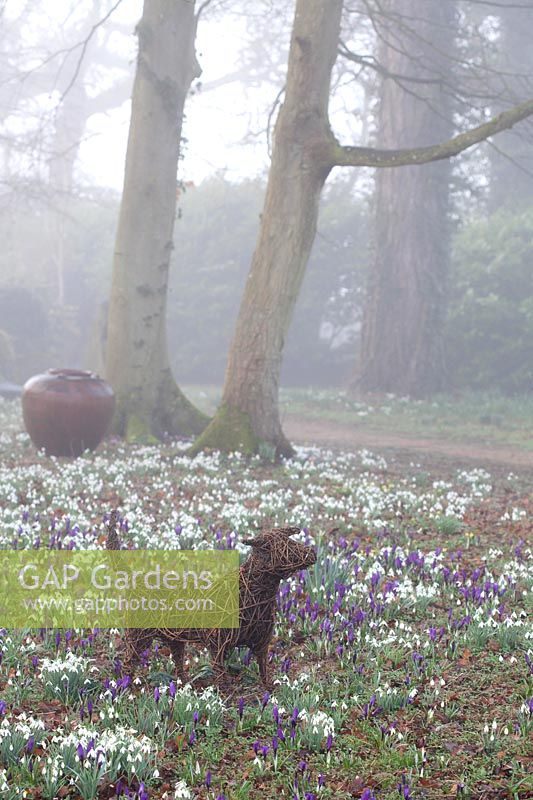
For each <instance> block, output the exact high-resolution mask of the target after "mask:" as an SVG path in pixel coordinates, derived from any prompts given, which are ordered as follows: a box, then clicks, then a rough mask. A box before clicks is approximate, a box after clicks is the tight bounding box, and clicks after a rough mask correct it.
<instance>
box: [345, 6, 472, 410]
mask: <svg viewBox="0 0 533 800" xmlns="http://www.w3.org/2000/svg"><path fill="white" fill-rule="evenodd" d="M381 12H382V16H381V17H380V19H379V21H378V20H376V26H377V27H378V32H379V43H378V51H377V64H379V69H380V75H381V82H380V100H379V113H378V119H377V144H378V146H379V147H380V148H395V147H408V146H409V145H412V146H422V145H428V144H432V143H434V142H438V141H444V140H445V139H447V138H449V137H450V136H451V135H452V134H453V131H454V125H453V115H452V97H451V94H450V88H449V87H450V85H451V84H453V81H454V75H453V66H454V62H455V54H454V41H455V35H456V25H457V17H456V4H455V3H454V2H446V3H442V2H439V3H428V2H426V0H385V2H383V4H382V5H381ZM450 179H451V164H450V161H448V160H443V161H439V162H433V163H429V164H426V165H424V166H412V167H405V168H403V169H386V170H378V172H377V175H376V179H375V198H374V208H375V221H374V235H373V241H374V253H375V255H374V259H373V264H372V268H371V270H370V278H369V285H368V295H367V298H366V302H365V310H364V320H363V329H362V342H361V348H360V352H359V356H358V367H357V375H356V379H355V387H356V388H357V389H358V390H362V391H363V392H376V391H377V392H393V393H396V394H402V395H406V394H407V395H417V394H426V393H428V392H431V391H436V390H438V389H441V388H442V386H443V384H444V380H445V364H444V320H445V312H446V304H445V298H446V293H447V288H448V287H447V280H448V263H449V238H450V237H449V233H450V226H449V219H448V213H449V193H450Z"/></svg>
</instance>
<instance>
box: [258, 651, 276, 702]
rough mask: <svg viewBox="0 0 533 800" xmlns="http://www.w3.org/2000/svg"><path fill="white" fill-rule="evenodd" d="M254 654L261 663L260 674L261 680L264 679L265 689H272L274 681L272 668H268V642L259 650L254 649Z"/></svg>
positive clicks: (259, 663)
mask: <svg viewBox="0 0 533 800" xmlns="http://www.w3.org/2000/svg"><path fill="white" fill-rule="evenodd" d="M254 656H255V657H256V659H257V663H258V665H259V675H260V676H261V680H262V681H263V685H264V687H265V689H268V690H269V691H272V689H273V688H274V684H273V683H272V678H271V677H270V670H269V668H268V644H266V645H264V646H263V647H261V649H259V650H254Z"/></svg>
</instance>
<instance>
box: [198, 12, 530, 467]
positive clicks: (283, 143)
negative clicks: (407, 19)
mask: <svg viewBox="0 0 533 800" xmlns="http://www.w3.org/2000/svg"><path fill="white" fill-rule="evenodd" d="M342 8H343V0H297V2H296V11H295V17H294V24H293V30H292V36H291V44H290V50H289V62H288V69H287V81H286V87H285V98H284V102H283V105H282V107H281V109H280V113H279V115H278V119H277V122H276V128H275V132H274V148H273V152H272V163H271V168H270V173H269V179H268V185H267V192H266V198H265V204H264V209H263V213H262V216H261V224H260V230H259V237H258V241H257V245H256V249H255V252H254V255H253V258H252V264H251V268H250V272H249V275H248V279H247V281H246V286H245V289H244V295H243V299H242V303H241V307H240V311H239V316H238V319H237V324H236V329H235V334H234V337H233V341H232V345H231V347H230V353H229V358H228V364H227V369H226V377H225V382H224V389H223V395H222V402H221V405H220V407H219V409H218V411H217V413H216V415H215V417H214V418H213V420H212V421H211V423H210V424H209V426H208V427H207V428H206V430H205V431H204V433H203V434H202V435H201V436H200V437H199V438H198V440H197V441H196V442H195V444H194V447H193V451H192V452H195V451H198V450H200V449H202V448H205V447H214V448H219V449H222V450H226V451H228V450H235V449H237V450H242V451H245V452H258V451H259V450H260V448H261V447H262V445H263V446H264V445H265V444H266V446H268V447H270V448H272V450H273V451H274V452H275V453H276V454H277V455H288V454H290V453H291V452H292V448H291V446H290V443H289V442H288V441H287V439H286V437H285V436H284V434H283V431H282V427H281V422H280V416H279V407H278V388H279V374H280V367H281V359H282V353H283V345H284V341H285V337H286V334H287V330H288V327H289V324H290V320H291V316H292V311H293V308H294V304H295V301H296V298H297V296H298V291H299V288H300V285H301V282H302V278H303V275H304V271H305V267H306V264H307V260H308V257H309V253H310V250H311V247H312V244H313V240H314V236H315V231H316V223H317V216H318V208H319V201H320V194H321V191H322V188H323V186H324V183H325V181H326V178H327V177H328V175H329V173H330V172H331V170H332V169H333V168H334V167H336V166H338V167H378V168H384V167H399V166H407V165H413V164H425V163H429V162H433V161H439V160H442V159H448V158H451V157H452V156H455V155H457V154H458V153H460V152H462V151H463V150H465V149H467V148H468V147H471V146H472V145H474V144H476V143H478V142H480V141H483V140H485V139H487V138H488V137H489V136H492V135H493V134H495V133H498V132H499V131H501V130H505V129H507V128H510V127H511V126H513V125H514V124H516V123H517V122H519V121H520V120H523V119H525V118H526V117H528V116H530V115H532V114H533V100H529V101H527V102H524V103H522V104H520V105H517V106H514V107H513V108H512V109H509V110H508V111H506V112H504V113H502V114H500V115H499V116H498V117H496V118H493V119H491V120H489V121H487V122H485V123H483V124H481V125H478V126H476V127H474V128H472V129H470V130H468V131H467V132H465V133H461V134H459V135H457V136H455V137H453V138H451V139H448V140H446V141H444V142H441V143H439V144H432V145H427V146H421V147H413V148H397V149H395V148H393V149H380V148H371V147H359V146H345V145H341V144H340V143H339V141H338V140H337V139H336V137H335V136H334V134H333V132H332V130H331V127H330V123H329V118H328V105H329V95H330V79H331V71H332V68H333V64H334V62H335V59H336V55H337V48H338V43H339V31H340V24H341V14H342Z"/></svg>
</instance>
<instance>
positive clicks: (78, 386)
mask: <svg viewBox="0 0 533 800" xmlns="http://www.w3.org/2000/svg"><path fill="white" fill-rule="evenodd" d="M114 410H115V396H114V394H113V390H112V388H111V386H110V385H109V384H108V383H106V381H104V380H102V378H99V377H98V375H95V374H94V373H93V372H85V371H83V370H79V369H49V370H48V371H47V372H44V373H43V374H42V375H35V376H34V377H33V378H30V379H29V380H28V381H27V382H26V383H25V384H24V388H23V390H22V414H23V417H24V424H25V426H26V430H27V431H28V433H29V435H30V438H31V440H32V442H33V444H34V445H35V446H36V447H38V448H41V447H43V448H44V450H45V451H46V453H47V455H51V456H74V457H75V456H79V455H81V454H82V453H83V451H84V450H87V449H89V450H94V449H95V447H97V446H98V445H99V444H100V442H101V441H102V439H103V438H104V436H105V433H106V430H107V428H108V427H109V424H110V422H111V418H112V416H113V412H114Z"/></svg>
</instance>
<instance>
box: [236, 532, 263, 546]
mask: <svg viewBox="0 0 533 800" xmlns="http://www.w3.org/2000/svg"><path fill="white" fill-rule="evenodd" d="M241 541H242V543H243V544H247V545H248V546H249V547H264V546H265V545H266V544H267V540H266V539H265V537H264V536H263V534H262V533H259V534H258V535H257V536H254V537H253V539H241Z"/></svg>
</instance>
